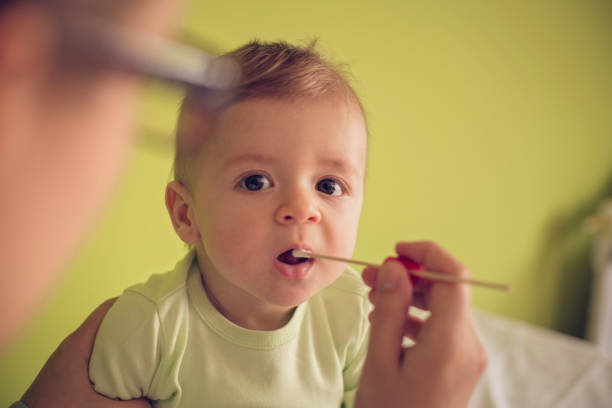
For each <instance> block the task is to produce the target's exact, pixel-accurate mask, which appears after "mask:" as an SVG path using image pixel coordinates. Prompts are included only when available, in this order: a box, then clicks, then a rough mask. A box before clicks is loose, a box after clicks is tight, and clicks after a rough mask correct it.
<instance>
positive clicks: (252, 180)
mask: <svg viewBox="0 0 612 408" xmlns="http://www.w3.org/2000/svg"><path fill="white" fill-rule="evenodd" d="M238 185H239V186H240V187H242V188H244V189H245V190H248V191H260V190H265V189H266V188H270V187H272V183H271V182H270V180H268V178H267V177H266V176H264V175H261V174H251V175H250V176H246V177H244V178H243V179H242V180H240V182H239V183H238Z"/></svg>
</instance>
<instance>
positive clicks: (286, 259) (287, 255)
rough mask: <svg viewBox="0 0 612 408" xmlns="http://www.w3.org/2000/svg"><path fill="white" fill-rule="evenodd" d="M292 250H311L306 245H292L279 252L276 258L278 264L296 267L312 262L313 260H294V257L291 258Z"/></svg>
mask: <svg viewBox="0 0 612 408" xmlns="http://www.w3.org/2000/svg"><path fill="white" fill-rule="evenodd" d="M294 249H300V250H304V251H309V252H312V249H311V248H310V247H309V246H308V245H293V246H291V247H289V248H287V249H285V250H284V251H283V252H281V253H280V254H279V255H278V256H277V257H276V259H277V260H278V261H279V262H282V263H284V264H288V265H297V264H300V263H304V262H314V258H296V257H295V256H293V250H294Z"/></svg>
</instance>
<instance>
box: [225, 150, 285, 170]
mask: <svg viewBox="0 0 612 408" xmlns="http://www.w3.org/2000/svg"><path fill="white" fill-rule="evenodd" d="M277 161H278V160H277V159H276V158H274V157H271V156H266V155H264V154H260V153H244V154H240V155H238V156H234V157H232V158H230V159H228V160H227V161H226V162H225V163H223V169H227V168H229V167H232V166H235V165H236V164H238V163H242V162H260V163H267V164H270V163H275V162H277Z"/></svg>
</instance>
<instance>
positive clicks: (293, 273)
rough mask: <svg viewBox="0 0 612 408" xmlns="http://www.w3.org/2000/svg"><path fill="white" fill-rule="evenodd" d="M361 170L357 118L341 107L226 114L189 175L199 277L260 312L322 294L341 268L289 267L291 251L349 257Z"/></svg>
mask: <svg viewBox="0 0 612 408" xmlns="http://www.w3.org/2000/svg"><path fill="white" fill-rule="evenodd" d="M365 164H366V128H365V124H364V120H363V116H362V114H361V111H360V110H359V108H358V107H356V106H355V105H354V104H349V103H347V102H346V101H345V99H340V98H326V99H323V98H320V99H300V100H297V101H291V100H286V99H280V100H279V99H252V100H246V101H242V102H239V103H237V104H235V105H233V106H232V107H230V108H229V109H228V110H227V111H225V112H224V113H223V114H222V115H221V116H220V117H219V119H218V121H217V124H216V126H215V130H214V132H213V135H212V136H211V139H210V140H208V141H207V142H206V147H205V148H204V149H203V151H202V153H201V154H200V156H199V157H198V160H197V163H196V165H195V166H194V167H195V170H194V172H193V174H192V183H191V184H192V197H193V205H192V209H193V215H194V217H195V221H196V224H197V227H198V229H199V232H200V235H201V246H199V252H200V253H199V257H200V258H202V257H203V258H204V259H199V262H200V265H201V266H202V267H203V268H204V269H205V271H204V276H205V277H206V276H207V275H208V276H211V275H213V274H214V275H215V276H214V277H215V279H214V280H213V279H211V281H216V282H217V286H223V288H219V289H217V290H223V291H224V292H225V294H227V292H228V291H234V292H235V293H234V294H235V295H236V296H242V298H243V299H244V301H245V302H247V303H248V302H252V303H253V304H260V305H265V306H280V307H293V306H295V305H297V304H299V303H302V302H303V301H305V300H307V299H308V298H310V297H311V296H312V295H313V294H315V293H316V292H317V291H319V290H320V289H322V288H324V287H326V286H328V285H329V284H330V283H332V282H333V281H334V280H335V279H336V278H338V277H339V276H340V274H341V273H342V271H343V270H344V269H345V267H346V265H345V264H342V263H338V262H333V261H327V260H311V261H308V262H304V263H297V264H295V265H292V264H290V263H291V259H290V257H288V256H287V252H288V251H289V252H290V251H291V250H292V249H294V248H304V249H308V250H312V251H313V252H318V253H324V254H330V255H335V256H341V257H350V256H351V255H352V253H353V249H354V246H355V240H356V234H357V226H358V221H359V215H360V212H361V207H362V201H363V189H364V173H365ZM283 254H284V255H283ZM287 261H289V263H287ZM219 282H220V283H221V285H219V284H218V283H219ZM210 289H212V290H213V291H214V290H215V288H209V290H210Z"/></svg>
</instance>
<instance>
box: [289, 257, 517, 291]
mask: <svg viewBox="0 0 612 408" xmlns="http://www.w3.org/2000/svg"><path fill="white" fill-rule="evenodd" d="M292 255H293V256H294V257H296V258H321V259H328V260H330V261H338V262H346V263H351V264H355V265H363V266H372V267H374V268H380V267H381V266H382V265H379V264H375V263H371V262H364V261H357V260H355V259H349V258H340V257H337V256H331V255H323V254H315V253H313V252H310V251H305V250H302V249H294V250H293V251H292ZM393 259H395V260H398V261H400V262H402V264H404V266H406V267H407V268H408V269H409V270H410V274H412V275H414V276H418V277H420V278H425V279H430V280H435V281H444V282H449V283H466V284H470V285H475V286H481V287H484V288H489V289H496V290H501V291H504V292H510V291H511V290H512V287H511V286H510V285H504V284H501V283H494V282H485V281H480V280H475V279H466V278H459V277H456V276H452V275H447V274H443V273H437V272H430V271H426V270H422V269H419V268H422V266H420V265H419V264H417V263H415V262H413V261H411V260H409V259H408V258H401V257H400V258H393Z"/></svg>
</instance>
